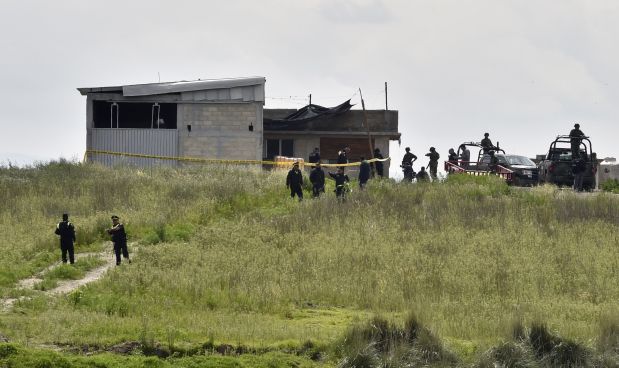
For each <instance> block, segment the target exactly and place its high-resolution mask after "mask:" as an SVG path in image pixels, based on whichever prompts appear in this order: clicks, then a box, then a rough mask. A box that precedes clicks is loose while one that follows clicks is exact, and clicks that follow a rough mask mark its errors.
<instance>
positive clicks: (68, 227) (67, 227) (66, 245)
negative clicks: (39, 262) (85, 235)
mask: <svg viewBox="0 0 619 368" xmlns="http://www.w3.org/2000/svg"><path fill="white" fill-rule="evenodd" d="M56 235H60V251H61V253H62V263H67V253H69V262H70V263H71V264H74V263H75V255H74V248H73V242H74V241H75V227H74V226H73V224H72V223H70V222H69V215H68V214H66V213H63V214H62V221H60V222H59V223H58V225H56Z"/></svg>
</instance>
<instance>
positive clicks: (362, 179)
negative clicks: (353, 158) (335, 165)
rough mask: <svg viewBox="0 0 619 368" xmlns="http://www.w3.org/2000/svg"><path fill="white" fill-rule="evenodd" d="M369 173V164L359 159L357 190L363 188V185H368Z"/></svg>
mask: <svg viewBox="0 0 619 368" xmlns="http://www.w3.org/2000/svg"><path fill="white" fill-rule="evenodd" d="M371 171H372V170H371V168H370V163H369V162H367V160H366V159H365V157H361V165H359V188H360V189H363V188H365V185H366V184H367V183H368V180H370V174H371Z"/></svg>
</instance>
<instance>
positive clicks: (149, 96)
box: [78, 77, 265, 166]
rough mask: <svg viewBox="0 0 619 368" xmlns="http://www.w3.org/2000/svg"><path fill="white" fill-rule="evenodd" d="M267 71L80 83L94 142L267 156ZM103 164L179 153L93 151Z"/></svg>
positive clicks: (127, 148) (103, 147)
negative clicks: (138, 81)
mask: <svg viewBox="0 0 619 368" xmlns="http://www.w3.org/2000/svg"><path fill="white" fill-rule="evenodd" d="M264 84H265V78H264V77H251V78H234V79H219V80H197V81H182V82H172V83H152V84H140V85H126V86H113V87H89V88H78V91H79V92H80V93H81V94H82V95H84V96H86V132H87V133H86V148H87V150H98V151H113V152H124V153H134V154H144V155H157V156H166V157H178V156H189V157H201V158H209V159H230V160H260V159H261V158H262V151H263V149H262V142H263V136H262V134H263V132H262V119H263V117H262V113H263V106H264ZM89 158H90V159H91V160H92V161H95V162H100V163H103V164H108V165H110V164H115V163H119V162H125V163H130V164H136V165H140V166H145V165H153V164H176V162H175V161H163V160H156V159H146V158H134V157H122V156H113V155H105V154H89Z"/></svg>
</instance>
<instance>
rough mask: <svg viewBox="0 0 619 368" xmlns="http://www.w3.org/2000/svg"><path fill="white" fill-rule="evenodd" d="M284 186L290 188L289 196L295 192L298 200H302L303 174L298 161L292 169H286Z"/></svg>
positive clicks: (292, 195)
mask: <svg viewBox="0 0 619 368" xmlns="http://www.w3.org/2000/svg"><path fill="white" fill-rule="evenodd" d="M286 188H290V197H291V198H294V196H295V194H296V195H297V197H299V201H302V200H303V174H302V173H301V170H299V163H298V162H295V163H294V164H293V165H292V169H291V170H290V171H288V176H286Z"/></svg>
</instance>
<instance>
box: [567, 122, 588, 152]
mask: <svg viewBox="0 0 619 368" xmlns="http://www.w3.org/2000/svg"><path fill="white" fill-rule="evenodd" d="M584 136H585V133H583V132H582V130H580V124H574V129H572V130H571V131H570V146H571V150H572V160H576V159H578V157H579V156H580V142H582V139H583V137H584Z"/></svg>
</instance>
